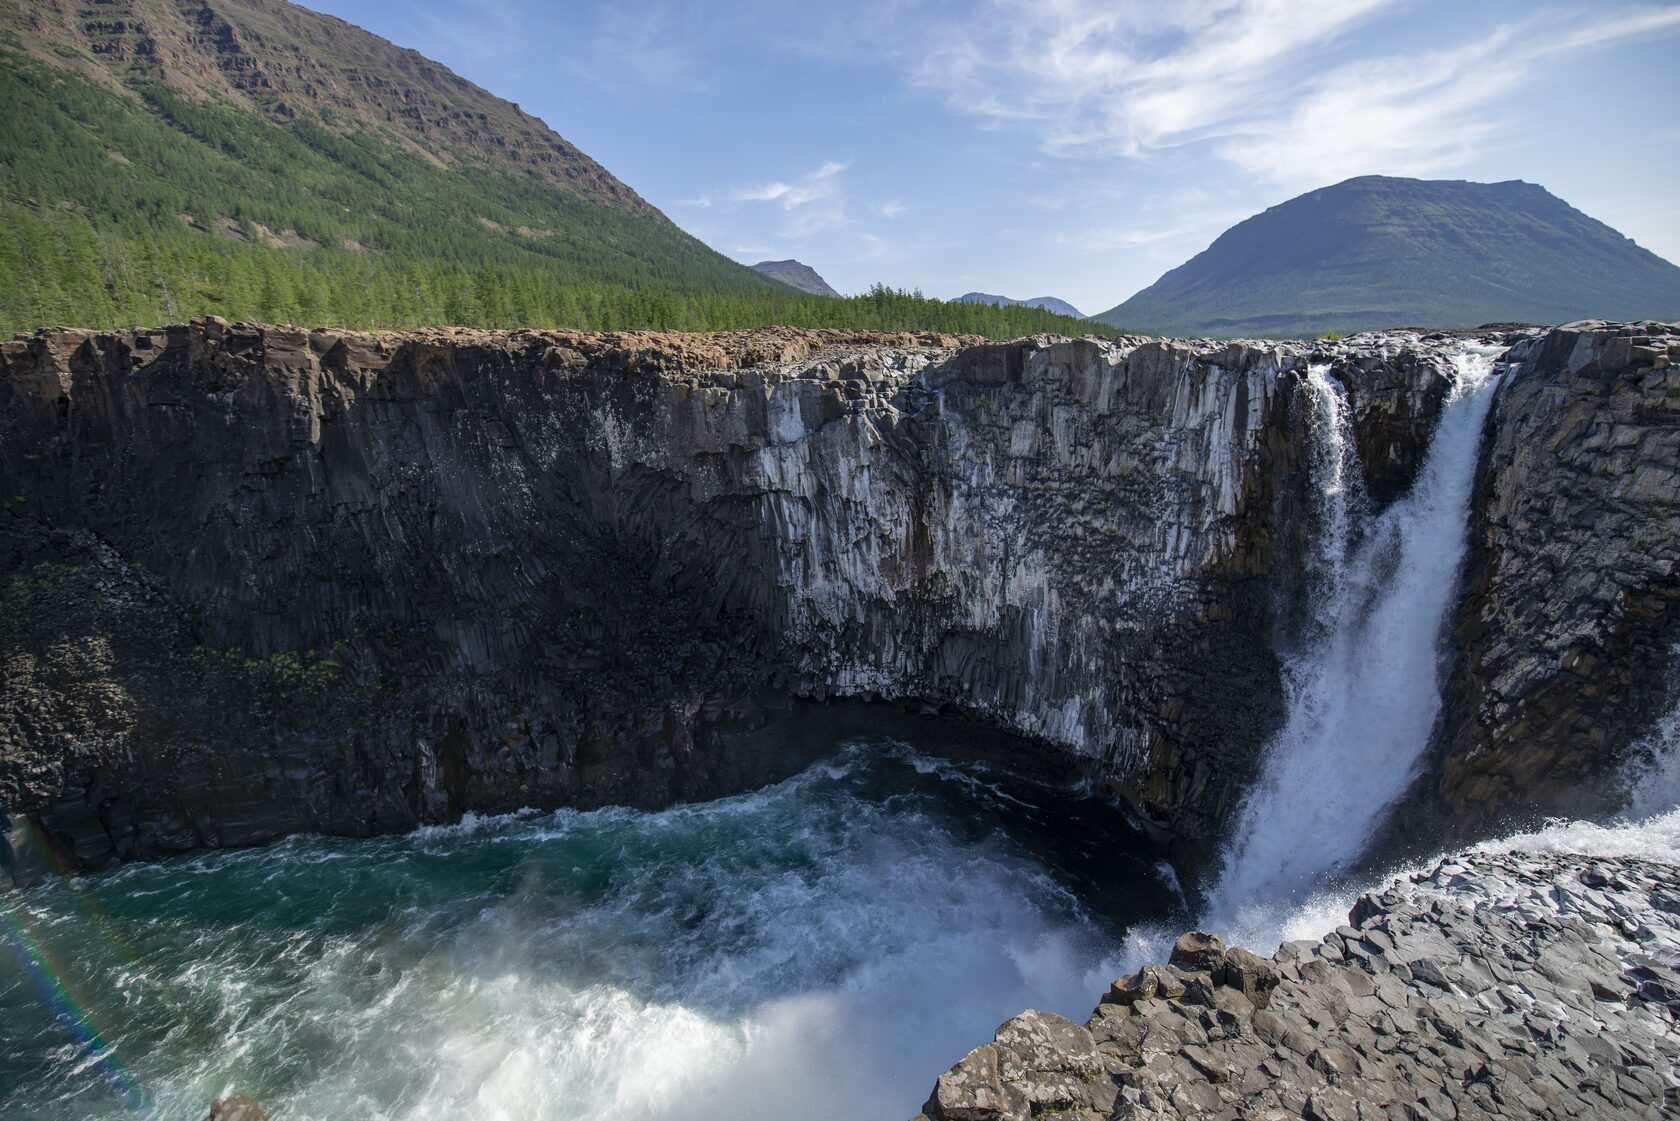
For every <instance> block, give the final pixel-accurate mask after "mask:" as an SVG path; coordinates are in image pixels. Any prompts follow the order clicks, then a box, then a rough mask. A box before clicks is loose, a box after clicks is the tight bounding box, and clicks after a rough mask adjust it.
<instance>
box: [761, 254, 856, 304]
mask: <svg viewBox="0 0 1680 1121" xmlns="http://www.w3.org/2000/svg"><path fill="white" fill-rule="evenodd" d="M753 268H754V270H756V271H758V272H760V273H763V274H764V275H765V276H767V277H769V278H770V279H771V280H779V281H781V282H782V283H783V284H786V285H788V286H789V287H790V288H797V289H799V290H800V291H801V292H809V293H811V295H813V296H838V295H840V293H838V292H836V291H835V290H834V289H832V288H830V287H829V286H828V281H826V280H824V279H823V278H822V277H820V276H818V275H817V270H816V269H814V268H812V267H811V266H810V265H804V264H800V263H799V262H798V261H760V262H759V263H758V264H756V265H754V266H753Z"/></svg>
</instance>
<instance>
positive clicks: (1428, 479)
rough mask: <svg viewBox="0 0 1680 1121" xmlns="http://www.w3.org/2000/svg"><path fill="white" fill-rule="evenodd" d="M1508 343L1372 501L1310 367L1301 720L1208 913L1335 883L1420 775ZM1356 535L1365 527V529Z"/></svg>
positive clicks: (1275, 745)
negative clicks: (1310, 554) (1404, 473)
mask: <svg viewBox="0 0 1680 1121" xmlns="http://www.w3.org/2000/svg"><path fill="white" fill-rule="evenodd" d="M1499 353H1500V348H1497V347H1488V346H1482V345H1474V344H1471V345H1466V346H1465V347H1464V348H1463V349H1462V350H1461V351H1460V352H1459V353H1458V354H1456V355H1455V356H1454V359H1453V365H1454V369H1455V378H1454V384H1453V387H1452V390H1451V392H1450V394H1449V396H1448V399H1447V402H1446V405H1445V408H1444V410H1443V412H1442V415H1441V419H1440V421H1439V423H1438V425H1437V427H1436V431H1435V435H1434V438H1433V440H1432V441H1431V444H1430V449H1429V452H1428V454H1427V456H1426V457H1425V460H1424V463H1423V466H1422V468H1421V469H1420V471H1419V473H1418V478H1417V481H1416V482H1415V484H1414V485H1413V487H1412V491H1411V493H1410V494H1408V495H1407V496H1406V497H1405V498H1403V499H1401V500H1400V501H1398V502H1396V503H1394V504H1393V505H1392V506H1390V507H1389V508H1388V509H1387V510H1386V511H1384V512H1383V513H1382V514H1380V515H1376V516H1370V515H1368V514H1366V513H1365V512H1364V510H1363V503H1362V502H1361V501H1360V499H1359V496H1358V494H1357V493H1356V488H1355V487H1354V485H1353V484H1352V482H1350V480H1353V479H1355V478H1357V471H1356V470H1354V467H1355V464H1354V462H1353V458H1354V454H1355V453H1354V450H1353V443H1352V439H1351V436H1350V434H1349V430H1348V417H1347V410H1346V407H1345V403H1344V402H1343V400H1342V398H1341V394H1340V391H1339V389H1338V388H1337V387H1336V386H1335V384H1334V383H1333V382H1332V381H1331V379H1330V378H1329V377H1328V376H1327V375H1326V372H1325V371H1324V370H1322V369H1317V368H1315V369H1313V370H1310V371H1309V376H1308V386H1309V388H1310V390H1311V393H1312V401H1313V405H1314V411H1315V414H1319V415H1316V416H1315V425H1314V438H1315V441H1316V444H1315V449H1314V456H1313V482H1314V487H1315V489H1316V490H1317V491H1318V494H1319V501H1320V503H1321V506H1320V517H1319V520H1320V524H1321V529H1320V535H1319V548H1318V549H1317V550H1316V551H1315V557H1314V558H1313V560H1314V562H1315V567H1317V568H1318V570H1319V571H1317V572H1314V573H1313V574H1312V575H1313V586H1312V591H1311V592H1310V594H1311V595H1312V596H1313V597H1314V599H1313V604H1312V611H1311V616H1310V621H1309V624H1308V627H1307V633H1306V635H1305V636H1304V638H1303V641H1302V644H1301V646H1302V648H1301V649H1300V650H1299V651H1298V652H1297V653H1295V654H1294V655H1293V656H1291V657H1289V658H1288V659H1287V664H1286V674H1285V680H1286V688H1287V690H1288V694H1289V695H1288V717H1287V719H1286V721H1285V723H1284V726H1283V728H1282V730H1281V731H1279V732H1278V734H1277V735H1276V736H1275V737H1274V739H1273V740H1272V742H1271V743H1270V745H1268V747H1267V749H1266V753H1265V757H1264V760H1263V762H1262V773H1261V776H1260V779H1259V781H1258V782H1257V783H1256V784H1255V786H1254V788H1253V789H1252V791H1251V792H1250V794H1249V795H1248V797H1247V798H1246V799H1245V801H1244V802H1243V804H1242V806H1241V808H1240V809H1239V811H1238V814H1237V819H1236V822H1235V826H1234V828H1233V830H1232V833H1231V837H1230V841H1229V843H1228V847H1227V849H1226V851H1225V854H1224V862H1223V867H1222V870H1221V872H1220V874H1219V878H1218V880H1217V882H1216V883H1215V884H1214V886H1213V889H1212V891H1211V892H1210V895H1209V905H1208V909H1207V913H1208V918H1209V919H1210V920H1213V921H1216V922H1218V923H1220V924H1222V925H1223V927H1224V928H1227V929H1232V930H1234V931H1239V930H1256V929H1259V928H1261V927H1265V928H1269V927H1271V926H1272V925H1273V923H1272V922H1271V919H1273V918H1275V917H1276V916H1277V915H1278V914H1280V913H1282V912H1284V911H1287V910H1292V909H1293V908H1294V907H1295V906H1296V905H1298V904H1299V902H1300V901H1301V900H1302V899H1303V898H1304V897H1306V896H1309V895H1312V894H1314V893H1316V892H1317V891H1319V890H1321V889H1323V888H1325V887H1327V886H1330V885H1331V884H1332V883H1333V881H1334V880H1335V878H1336V875H1337V872H1338V870H1339V868H1340V866H1341V865H1342V864H1343V863H1344V862H1351V861H1353V860H1354V859H1355V858H1357V857H1358V856H1359V855H1360V854H1361V853H1362V852H1363V851H1364V849H1365V847H1366V845H1367V844H1368V842H1369V840H1370V838H1371V836H1372V834H1373V833H1374V832H1375V831H1376V829H1377V827H1378V826H1379V825H1380V824H1381V823H1382V819H1383V816H1384V811H1385V810H1386V809H1387V808H1388V807H1389V806H1390V805H1392V804H1393V802H1394V801H1395V800H1396V799H1397V798H1398V797H1399V796H1400V795H1401V794H1402V793H1403V792H1404V790H1405V789H1406V786H1407V784H1408V783H1409V782H1410V781H1411V779H1412V778H1413V777H1414V776H1415V774H1416V768H1417V763H1418V759H1419V757H1420V755H1421V754H1422V752H1423V749H1424V747H1425V745H1426V743H1427V742H1428V739H1429V734H1430V730H1431V727H1432V725H1433V724H1434V721H1435V715H1436V712H1437V710H1438V709H1439V707H1440V689H1439V682H1438V680H1437V654H1438V651H1437V647H1438V640H1439V635H1440V630H1441V622H1442V617H1443V615H1444V614H1445V612H1446V609H1447V606H1448V604H1449V603H1450V602H1451V599H1452V593H1453V588H1454V584H1455V581H1456V578H1457V573H1458V569H1459V566H1460V563H1461V562H1462V560H1463V556H1464V550H1465V545H1466V538H1467V522H1468V517H1469V506H1470V492H1471V486H1472V482H1473V478H1474V474H1475V468H1476V457H1477V451H1478V445H1479V442H1480V435H1481V431H1482V424H1483V421H1484V419H1485V418H1486V416H1487V410H1488V407H1489V404H1490V403H1491V401H1492V398H1493V389H1494V385H1495V383H1496V381H1497V379H1496V378H1494V377H1493V376H1492V374H1493V366H1494V360H1495V357H1496V356H1497V355H1498V354H1499ZM1356 529H1357V531H1358V532H1355V530H1356Z"/></svg>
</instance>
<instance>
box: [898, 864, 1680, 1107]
mask: <svg viewBox="0 0 1680 1121" xmlns="http://www.w3.org/2000/svg"><path fill="white" fill-rule="evenodd" d="M1173 962H1174V964H1170V965H1168V966H1165V967H1159V966H1156V967H1150V968H1147V969H1144V970H1142V971H1140V972H1139V973H1136V974H1132V975H1130V976H1128V977H1124V978H1121V979H1120V980H1118V981H1116V982H1115V983H1114V986H1113V987H1112V988H1111V989H1110V990H1109V993H1108V995H1107V996H1106V997H1105V998H1104V1000H1103V1002H1102V1003H1101V1004H1099V1005H1098V1006H1097V1009H1096V1011H1095V1012H1094V1013H1093V1014H1092V1016H1091V1018H1090V1019H1089V1020H1088V1021H1087V1022H1086V1023H1085V1024H1084V1025H1078V1024H1074V1023H1072V1022H1070V1021H1068V1020H1065V1019H1063V1018H1061V1017H1059V1016H1053V1015H1048V1014H1046V1013H1041V1012H1027V1013H1024V1014H1023V1015H1021V1016H1018V1017H1016V1018H1015V1019H1013V1020H1010V1021H1009V1022H1007V1023H1005V1024H1004V1025H1003V1026H1002V1027H1001V1028H999V1029H998V1033H997V1037H996V1039H995V1040H994V1041H993V1042H991V1043H987V1044H984V1045H982V1046H981V1047H979V1048H977V1049H976V1050H974V1051H973V1052H971V1053H970V1054H969V1055H968V1056H967V1057H966V1058H964V1059H963V1060H962V1061H961V1062H959V1063H958V1064H957V1065H956V1066H954V1067H952V1068H951V1070H950V1071H948V1072H947V1073H946V1074H945V1075H943V1076H942V1077H941V1078H940V1079H939V1081H938V1084H937V1085H936V1087H935V1089H934V1092H933V1096H932V1097H931V1098H930V1099H929V1101H928V1103H927V1105H926V1106H925V1107H924V1114H923V1119H932V1121H941V1119H944V1121H1027V1119H1028V1118H1031V1117H1036V1116H1041V1115H1054V1116H1057V1117H1065V1118H1070V1119H1073V1118H1084V1119H1087V1121H1095V1119H1097V1118H1140V1119H1144V1118H1147V1119H1152V1121H1169V1119H1172V1121H1176V1119H1188V1118H1208V1119H1214V1118H1218V1119H1231V1121H1235V1119H1238V1118H1278V1119H1281V1118H1294V1117H1305V1118H1309V1119H1311V1121H1344V1119H1345V1121H1376V1119H1381V1121H1390V1119H1392V1121H1435V1119H1441V1121H1450V1119H1453V1118H1461V1119H1470V1118H1548V1119H1553V1118H1555V1119H1559V1121H1561V1119H1563V1118H1571V1117H1591V1118H1597V1117H1625V1118H1652V1119H1655V1118H1660V1117H1672V1116H1674V1115H1675V1112H1676V1111H1677V1110H1680V1030H1677V1027H1680V870H1677V869H1675V868H1674V867H1672V866H1670V865H1666V864H1657V863H1650V862H1646V861H1640V860H1635V859H1626V858H1623V859H1594V858H1590V857H1582V856H1560V855H1533V854H1526V853H1505V854H1489V853H1472V854H1467V855H1464V856H1461V857H1458V858H1454V859H1450V860H1447V861H1444V862H1442V863H1440V864H1439V865H1437V866H1436V867H1435V868H1434V869H1433V870H1432V871H1430V872H1428V873H1427V874H1423V875H1420V876H1418V877H1416V878H1414V879H1408V880H1403V881H1400V882H1397V883H1395V884H1393V885H1391V886H1390V887H1389V888H1387V889H1386V890H1384V891H1381V892H1379V893H1375V894H1371V895H1366V896H1364V897H1362V898H1361V899H1360V900H1359V901H1358V903H1356V904H1355V905H1354V907H1353V910H1352V912H1351V913H1350V914H1349V916H1348V923H1347V925H1345V926H1342V927H1339V928H1338V929H1337V930H1336V931H1335V932H1334V933H1332V934H1330V935H1327V936H1326V937H1325V938H1324V939H1323V940H1322V941H1320V942H1316V943H1314V942H1295V943H1288V944H1286V945H1284V946H1283V947H1282V948H1281V949H1280V950H1279V951H1278V953H1277V954H1276V956H1275V957H1274V958H1272V959H1270V960H1266V959H1262V958H1260V957H1258V956H1257V955H1254V954H1251V953H1248V952H1246V951H1244V950H1240V949H1230V950H1227V949H1224V947H1223V946H1222V945H1221V944H1220V943H1219V941H1218V940H1217V938H1215V937H1213V936H1210V935H1206V934H1202V933H1200V932H1196V933H1194V934H1190V935H1186V936H1185V937H1184V938H1181V939H1180V940H1179V946H1178V947H1176V948H1175V950H1174V953H1173ZM1191 967H1197V968H1191ZM923 1119H918V1121H923Z"/></svg>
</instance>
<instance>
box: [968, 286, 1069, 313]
mask: <svg viewBox="0 0 1680 1121" xmlns="http://www.w3.org/2000/svg"><path fill="white" fill-rule="evenodd" d="M957 303H959V304H990V305H992V306H993V307H1035V308H1042V309H1043V310H1045V311H1053V312H1055V313H1056V314H1057V315H1070V316H1072V317H1073V318H1075V319H1084V318H1085V313H1084V312H1082V311H1080V310H1079V309H1078V308H1076V307H1074V306H1073V305H1072V304H1070V303H1068V302H1067V301H1066V300H1058V299H1057V298H1056V297H1054V296H1034V297H1033V298H1032V299H1030V300H1012V299H1010V298H1009V297H1008V296H994V295H992V293H990V292H965V293H964V294H963V295H961V296H958V297H957Z"/></svg>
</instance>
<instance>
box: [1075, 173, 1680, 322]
mask: <svg viewBox="0 0 1680 1121" xmlns="http://www.w3.org/2000/svg"><path fill="white" fill-rule="evenodd" d="M1677 316H1680V268H1677V267H1675V266H1674V265H1672V264H1670V263H1669V262H1667V261H1665V260H1663V259H1662V258H1660V257H1658V256H1656V255H1655V254H1653V253H1651V252H1649V251H1648V250H1645V249H1641V248H1640V247H1639V246H1638V245H1636V244H1634V243H1633V242H1632V241H1631V240H1629V239H1628V238H1626V237H1623V236H1622V235H1621V234H1619V233H1617V232H1616V231H1615V230H1613V229H1611V228H1610V227H1609V226H1606V225H1605V224H1604V223H1602V222H1599V221H1597V220H1595V219H1593V218H1589V217H1587V215H1585V214H1582V213H1581V212H1580V211H1579V210H1576V209H1575V208H1574V207H1572V206H1570V205H1569V204H1567V203H1565V202H1564V201H1563V200H1561V199H1559V198H1557V197H1555V196H1554V195H1552V194H1550V193H1549V192H1547V191H1546V190H1545V189H1543V188H1541V187H1537V186H1535V185H1534V184H1532V183H1524V182H1520V181H1516V180H1513V181H1510V182H1505V183H1469V182H1463V181H1445V180H1420V179H1392V178H1386V177H1383V176H1365V177H1362V178H1359V179H1349V180H1347V181H1346V182H1344V183H1338V184H1336V185H1335V186H1333V187H1325V188H1322V189H1320V190H1316V191H1310V192H1308V193H1307V194H1304V195H1301V196H1300V197H1298V198H1294V199H1291V200H1289V201H1288V202H1285V203H1282V204H1280V205H1278V206H1274V207H1272V208H1271V209H1270V210H1267V211H1266V212H1265V213H1263V214H1257V215H1255V216H1254V217H1252V218H1249V219H1247V220H1245V221H1243V222H1239V223H1238V224H1237V225H1235V226H1233V227H1231V228H1230V229H1229V230H1227V231H1225V233H1223V234H1221V235H1220V236H1219V238H1218V239H1217V240H1216V241H1215V242H1214V243H1213V244H1212V245H1211V246H1209V247H1208V248H1207V249H1206V250H1205V251H1203V252H1201V253H1199V254H1197V255H1196V256H1195V257H1192V258H1191V259H1190V260H1189V261H1187V262H1186V263H1185V264H1183V265H1180V266H1179V267H1178V268H1176V269H1173V270H1172V271H1171V272H1169V273H1167V274H1166V275H1165V276H1163V277H1161V279H1160V280H1158V281H1156V282H1155V283H1154V284H1152V285H1150V286H1149V287H1148V288H1145V289H1144V290H1143V291H1141V292H1139V293H1138V294H1137V295H1135V296H1133V297H1132V298H1131V299H1129V300H1127V301H1126V302H1125V303H1123V304H1121V305H1120V306H1118V307H1116V308H1113V309H1112V310H1109V311H1106V312H1103V313H1102V314H1101V315H1098V316H1097V317H1096V318H1097V319H1099V320H1102V321H1103V322H1106V323H1109V324H1111V325H1114V326H1125V327H1129V328H1133V329H1137V330H1143V331H1151V332H1158V333H1161V334H1169V335H1226V336H1229V335H1276V336H1298V335H1313V334H1319V333H1322V332H1325V331H1330V330H1336V331H1343V332H1347V331H1354V330H1361V329H1366V328H1376V327H1393V326H1420V327H1466V326H1475V325H1478V324H1481V323H1493V322H1519V323H1564V322H1568V321H1570V320H1574V319H1584V318H1607V319H1639V318H1665V319H1673V318H1675V317H1677Z"/></svg>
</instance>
